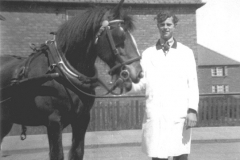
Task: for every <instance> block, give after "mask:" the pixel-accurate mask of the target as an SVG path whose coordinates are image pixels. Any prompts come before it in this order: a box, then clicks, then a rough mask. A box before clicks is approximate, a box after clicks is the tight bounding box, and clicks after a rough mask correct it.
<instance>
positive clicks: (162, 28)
mask: <svg viewBox="0 0 240 160" xmlns="http://www.w3.org/2000/svg"><path fill="white" fill-rule="evenodd" d="M157 26H158V29H159V32H160V36H161V38H162V39H164V40H165V41H167V40H169V39H170V38H171V37H172V36H173V31H174V30H175V25H174V23H173V18H172V17H169V18H167V19H166V20H165V21H163V22H161V23H158V25H157Z"/></svg>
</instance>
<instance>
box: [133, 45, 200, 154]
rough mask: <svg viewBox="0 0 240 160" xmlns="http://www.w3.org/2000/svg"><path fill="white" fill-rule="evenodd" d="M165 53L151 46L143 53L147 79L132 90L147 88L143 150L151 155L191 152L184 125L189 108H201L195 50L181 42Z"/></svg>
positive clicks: (135, 85) (189, 140)
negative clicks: (199, 105) (199, 104)
mask: <svg viewBox="0 0 240 160" xmlns="http://www.w3.org/2000/svg"><path fill="white" fill-rule="evenodd" d="M174 43H175V47H176V48H170V50H169V52H168V53H167V55H166V56H165V54H164V52H163V50H162V49H160V50H157V49H156V46H153V47H149V48H148V49H146V50H145V51H144V52H143V54H142V60H141V65H142V67H143V71H144V78H143V79H142V80H141V81H140V82H139V83H138V84H133V87H132V91H134V92H136V91H139V90H141V89H143V88H144V89H146V97H147V99H146V108H145V113H144V118H143V125H142V131H143V134H142V149H143V152H145V153H146V154H147V155H148V156H149V157H158V158H168V157H170V156H178V155H182V154H189V153H190V144H191V129H186V128H185V126H184V122H185V118H186V116H187V111H188V109H189V108H192V109H194V110H196V111H197V110H198V102H199V92H198V82H197V72H196V63H195V59H194V54H193V52H192V50H191V49H190V48H188V47H186V46H184V45H183V44H181V43H179V42H176V41H175V42H174Z"/></svg>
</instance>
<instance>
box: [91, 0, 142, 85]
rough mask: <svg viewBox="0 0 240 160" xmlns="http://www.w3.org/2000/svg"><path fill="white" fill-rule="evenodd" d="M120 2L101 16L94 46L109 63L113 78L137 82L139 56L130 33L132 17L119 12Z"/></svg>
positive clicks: (139, 76) (139, 67)
mask: <svg viewBox="0 0 240 160" xmlns="http://www.w3.org/2000/svg"><path fill="white" fill-rule="evenodd" d="M122 3H123V0H122V1H121V2H120V3H119V4H118V5H117V6H116V7H115V8H114V9H112V10H110V11H109V12H107V13H106V14H105V15H104V16H103V20H102V24H101V26H100V29H99V31H98V32H97V35H96V39H95V48H96V51H97V52H98V53H97V54H98V56H99V57H100V58H101V59H102V60H103V61H104V62H106V63H107V64H108V65H109V67H110V71H109V74H110V75H111V76H112V77H113V79H114V80H117V79H119V78H121V79H122V80H131V81H132V82H134V83H138V82H139V80H140V78H142V68H141V65H140V59H141V56H140V53H139V51H138V49H137V45H136V42H135V40H134V37H133V36H132V34H131V31H132V30H133V28H134V24H133V19H132V17H131V16H128V15H126V14H121V12H120V10H121V6H122Z"/></svg>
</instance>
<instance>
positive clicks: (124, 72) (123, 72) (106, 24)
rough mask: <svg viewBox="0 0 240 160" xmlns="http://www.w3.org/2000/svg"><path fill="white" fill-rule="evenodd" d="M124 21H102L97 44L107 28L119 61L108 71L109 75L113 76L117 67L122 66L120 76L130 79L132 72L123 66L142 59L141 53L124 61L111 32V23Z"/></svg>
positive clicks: (111, 44) (114, 52)
mask: <svg viewBox="0 0 240 160" xmlns="http://www.w3.org/2000/svg"><path fill="white" fill-rule="evenodd" d="M123 22H124V21H123V20H112V21H107V20H104V21H103V22H102V26H101V27H100V29H99V31H98V33H97V35H96V39H95V44H97V41H98V38H99V37H100V36H101V34H102V32H103V31H104V30H105V31H106V34H107V37H108V40H109V43H110V46H111V49H112V53H113V54H114V56H115V57H116V59H117V61H118V64H116V65H115V66H113V67H112V68H111V69H110V70H109V72H108V73H109V75H111V76H112V75H113V73H114V71H116V70H117V69H119V68H120V69H121V71H120V74H119V76H120V78H122V79H123V80H127V79H129V76H130V73H129V71H128V70H126V69H123V68H125V66H126V65H128V64H131V63H133V62H135V61H140V59H141V56H140V55H139V56H138V57H136V58H132V59H129V60H127V61H124V60H123V58H122V57H121V55H120V52H119V50H118V49H117V48H116V45H115V42H114V40H113V37H112V34H111V32H110V25H112V24H115V23H118V24H121V23H123Z"/></svg>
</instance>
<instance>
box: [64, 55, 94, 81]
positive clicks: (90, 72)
mask: <svg viewBox="0 0 240 160" xmlns="http://www.w3.org/2000/svg"><path fill="white" fill-rule="evenodd" d="M88 57H89V58H87V57H81V56H80V57H79V58H76V59H71V58H70V59H68V58H67V57H66V59H67V60H68V61H69V63H70V65H72V66H73V68H75V69H76V70H77V71H78V72H79V73H81V74H84V75H85V76H88V77H91V76H94V74H95V68H94V64H95V60H96V57H95V56H88Z"/></svg>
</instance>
